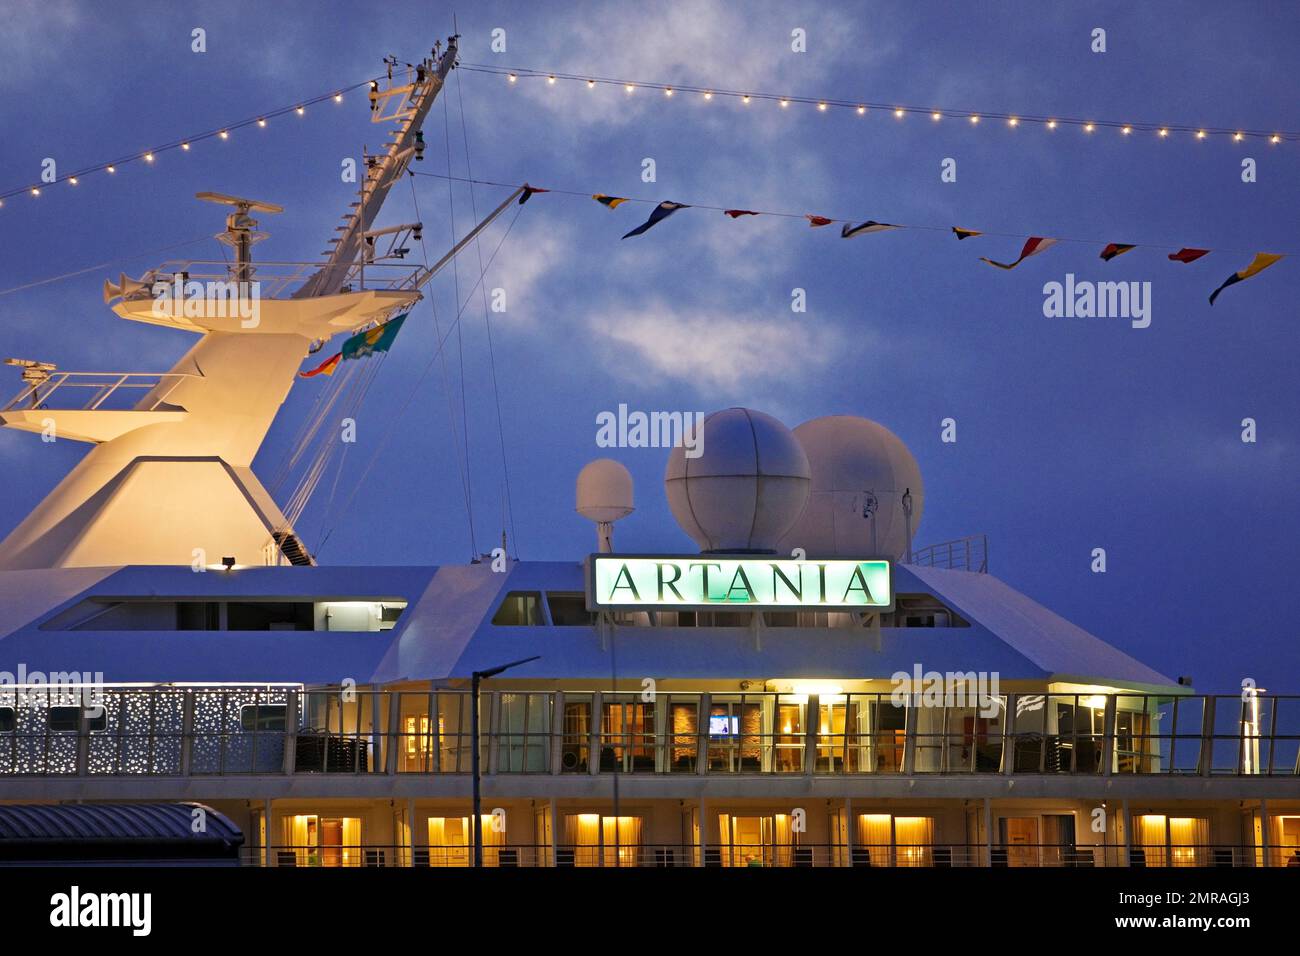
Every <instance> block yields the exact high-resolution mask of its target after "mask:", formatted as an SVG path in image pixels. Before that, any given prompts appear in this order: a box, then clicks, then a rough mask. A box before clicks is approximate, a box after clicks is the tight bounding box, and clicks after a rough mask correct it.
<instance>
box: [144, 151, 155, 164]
mask: <svg viewBox="0 0 1300 956" xmlns="http://www.w3.org/2000/svg"><path fill="white" fill-rule="evenodd" d="M144 161H145V162H146V163H152V162H153V153H145V154H144Z"/></svg>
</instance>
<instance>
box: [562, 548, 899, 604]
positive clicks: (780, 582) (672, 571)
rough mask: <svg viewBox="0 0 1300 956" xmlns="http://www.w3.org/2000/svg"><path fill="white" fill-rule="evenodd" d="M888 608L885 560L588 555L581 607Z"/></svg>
mask: <svg viewBox="0 0 1300 956" xmlns="http://www.w3.org/2000/svg"><path fill="white" fill-rule="evenodd" d="M893 606H894V592H893V583H892V574H891V569H890V563H889V562H888V561H885V560H874V559H873V560H866V561H853V560H837V559H825V560H816V559H806V560H795V559H786V558H775V557H771V558H769V557H760V556H754V555H748V556H743V557H742V556H727V555H716V554H694V555H690V556H666V557H646V556H644V555H638V556H635V557H634V556H632V555H618V554H595V555H592V556H591V559H590V560H589V561H588V562H587V608H588V610H592V611H599V610H631V609H642V610H655V609H659V610H705V609H708V608H735V607H755V608H806V609H810V610H811V609H833V610H840V611H884V610H890V609H892V608H893Z"/></svg>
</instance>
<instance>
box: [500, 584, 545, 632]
mask: <svg viewBox="0 0 1300 956" xmlns="http://www.w3.org/2000/svg"><path fill="white" fill-rule="evenodd" d="M492 623H493V624H497V625H504V626H508V627H518V626H534V625H538V624H541V623H542V593H541V592H540V591H511V592H510V593H509V594H507V595H506V599H505V600H504V601H502V602H501V606H500V607H499V608H497V612H496V614H495V615H493V617H492Z"/></svg>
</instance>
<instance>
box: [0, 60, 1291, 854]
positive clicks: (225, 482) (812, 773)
mask: <svg viewBox="0 0 1300 956" xmlns="http://www.w3.org/2000/svg"><path fill="white" fill-rule="evenodd" d="M455 56H456V43H455V38H454V37H453V38H452V39H451V40H450V41H449V43H448V45H447V48H446V50H445V52H443V53H441V55H440V56H436V57H435V58H431V59H427V60H423V61H421V62H420V63H419V64H415V65H413V66H411V67H410V68H409V75H408V76H407V78H406V82H400V81H399V82H398V83H397V84H395V85H394V84H390V86H389V88H387V89H385V90H380V89H378V86H377V85H376V88H375V89H374V90H373V91H372V97H371V105H372V113H373V115H374V117H375V118H376V119H377V120H379V121H381V122H385V123H387V122H391V123H393V124H394V126H395V130H396V133H395V135H394V138H393V139H392V141H391V142H390V143H389V144H388V145H387V147H386V149H385V150H384V151H383V152H382V153H380V154H379V155H376V156H375V157H372V161H368V162H367V171H366V177H365V182H364V183H363V185H362V188H361V192H360V196H359V199H358V202H357V204H356V206H355V207H354V208H353V209H352V210H351V211H350V212H349V213H348V214H347V215H346V216H345V217H344V221H343V224H342V225H341V226H340V227H339V236H338V238H337V240H336V241H335V242H333V243H332V244H331V248H330V249H329V250H327V252H326V259H325V261H324V262H323V263H314V264H310V265H309V264H302V263H270V262H260V261H254V259H253V256H252V248H253V246H254V244H255V243H256V240H257V238H258V235H259V232H258V230H259V226H260V220H261V219H262V218H264V217H266V216H270V215H277V214H279V213H280V211H281V210H280V208H279V207H278V206H276V205H275V204H273V203H270V202H266V201H261V200H254V199H248V198H244V197H238V196H226V195H222V194H216V193H207V194H200V198H202V199H205V200H208V201H212V202H216V203H219V204H222V205H224V206H227V207H229V209H230V210H231V211H230V212H229V214H228V220H227V228H226V231H225V232H224V233H223V234H222V235H223V241H225V242H226V243H227V244H228V245H229V246H230V247H231V249H232V251H233V255H234V258H233V260H232V261H229V262H223V263H215V264H214V263H200V262H187V263H168V264H164V265H163V266H160V267H159V268H157V269H154V270H151V271H150V272H149V273H148V274H146V275H145V276H143V277H142V278H140V279H135V280H131V279H127V278H126V277H125V276H123V277H120V278H119V279H118V281H117V282H115V283H112V282H110V283H108V284H107V286H106V289H105V300H106V302H108V303H109V304H110V305H111V306H112V308H113V310H114V311H115V312H116V313H117V314H118V315H119V316H121V317H123V318H127V319H131V320H133V321H143V322H149V323H153V324H159V325H164V326H167V327H169V328H174V329H177V330H181V331H185V332H188V333H191V334H197V335H198V336H199V339H198V341H197V342H196V343H195V345H194V346H193V348H192V349H191V350H190V351H189V352H188V353H187V354H186V355H185V356H184V357H183V358H182V359H181V360H180V361H179V362H178V363H177V364H176V365H175V366H174V367H173V368H172V369H170V370H169V371H167V372H165V373H159V374H150V373H119V372H110V373H73V372H61V371H59V370H58V369H57V368H55V367H53V366H52V365H51V364H50V363H45V362H39V361H27V362H24V363H21V364H22V365H23V376H24V389H23V391H22V392H21V393H20V394H19V395H18V396H17V397H16V398H15V399H14V400H13V401H12V402H10V403H9V405H8V406H6V407H5V408H4V409H3V410H2V411H0V421H3V424H5V425H7V426H9V427H14V428H18V429H22V430H27V431H32V432H38V433H47V432H49V431H50V430H53V432H54V433H55V434H57V436H58V437H60V438H68V439H73V440H78V441H84V442H88V443H91V444H92V445H93V446H94V447H93V448H92V449H91V451H90V453H89V454H88V455H87V456H86V458H85V459H84V460H83V461H82V462H81V463H79V464H78V465H77V467H76V468H75V469H74V470H73V471H72V472H71V474H69V475H68V476H67V478H65V479H64V480H63V481H62V482H61V483H60V484H59V485H58V486H57V487H56V488H55V490H54V491H53V492H52V493H51V495H50V496H49V497H48V498H46V499H45V501H43V502H42V503H41V504H40V505H39V506H38V507H37V508H36V510H35V511H33V512H32V514H31V515H30V516H29V517H28V518H27V519H26V520H24V521H23V522H22V523H21V524H20V525H19V526H18V527H17V528H16V529H15V530H14V531H13V532H12V533H11V534H10V535H9V536H8V537H7V538H6V539H5V541H4V542H3V543H0V671H3V672H5V673H6V674H7V675H8V678H9V679H8V680H0V778H2V779H3V780H4V794H3V799H4V800H5V801H14V802H20V801H26V802H51V803H52V802H64V801H79V802H115V801H127V800H130V801H147V802H158V801H180V800H186V801H193V800H197V801H201V802H203V803H206V804H209V805H211V806H212V807H215V808H217V809H219V810H220V811H221V812H222V813H223V814H224V815H225V816H226V817H228V818H229V819H230V820H231V821H234V822H235V823H236V824H237V825H238V826H240V827H242V828H243V830H244V834H245V836H246V845H245V849H244V854H245V856H244V859H245V862H247V863H250V864H259V865H269V866H284V867H290V866H294V867H296V866H380V865H382V866H431V865H449V866H450V865H469V864H470V863H472V862H473V861H474V859H475V853H474V848H475V846H476V845H477V846H478V847H479V849H480V851H481V853H480V855H481V858H482V861H483V862H484V863H485V864H487V865H496V866H511V865H515V866H523V865H529V866H554V867H568V866H637V865H642V866H753V865H778V866H803V865H823V866H830V865H834V866H932V867H943V866H1156V865H1172V866H1184V865H1186V866H1210V865H1224V866H1278V865H1283V864H1287V863H1289V862H1290V861H1291V860H1292V859H1295V860H1298V861H1300V785H1298V784H1297V781H1300V776H1297V774H1298V773H1300V698H1297V697H1288V696H1280V695H1274V694H1268V693H1265V692H1264V691H1263V690H1255V689H1251V690H1250V691H1249V692H1248V693H1245V694H1243V695H1240V696H1229V697H1223V696H1218V697H1215V696H1204V695H1197V694H1195V693H1194V692H1193V690H1192V688H1191V687H1190V685H1189V683H1188V682H1187V681H1185V680H1181V679H1174V678H1170V677H1168V676H1165V675H1162V674H1160V673H1158V672H1156V671H1154V670H1152V669H1151V668H1149V667H1147V666H1145V665H1143V664H1141V663H1140V662H1138V661H1136V660H1134V659H1133V658H1131V657H1130V656H1128V655H1127V654H1125V653H1123V652H1122V651H1121V650H1119V649H1118V648H1116V647H1113V646H1111V645H1110V644H1108V643H1106V642H1104V641H1102V640H1100V639H1099V638H1097V637H1095V636H1093V635H1091V634H1089V633H1087V632H1086V631H1085V630H1083V629H1082V628H1080V627H1078V626H1076V625H1074V624H1072V623H1070V622H1069V621H1066V620H1064V619H1063V618H1061V617H1060V616H1058V615H1056V614H1054V613H1053V612H1051V611H1049V610H1048V609H1046V608H1044V607H1042V606H1041V605H1039V604H1038V603H1036V602H1034V601H1033V600H1031V599H1029V598H1028V597H1026V596H1024V595H1022V594H1020V593H1018V592H1017V591H1015V590H1014V589H1012V588H1011V587H1010V586H1008V585H1007V584H1005V583H1003V582H1001V581H999V580H998V579H997V578H995V577H994V576H992V575H991V574H990V573H989V564H988V544H987V541H986V539H984V538H983V537H982V536H973V537H970V538H965V539H962V540H959V541H954V542H945V543H943V544H940V545H935V546H930V547H926V548H917V547H915V546H914V536H915V534H916V531H917V529H918V527H919V526H920V524H921V521H922V516H923V509H924V498H925V489H924V487H923V485H922V481H921V473H920V468H919V465H918V463H917V462H916V460H915V459H914V458H913V456H912V454H911V452H910V451H909V450H908V449H907V447H906V446H905V445H904V444H903V442H902V441H901V440H900V439H898V438H897V436H895V435H893V433H892V432H890V431H889V430H888V429H886V428H884V427H883V426H881V425H879V424H877V423H875V422H871V421H868V420H866V419H863V418H859V417H855V416H844V415H838V416H830V417H827V418H820V419H814V420H813V421H810V422H806V423H804V424H802V425H800V426H799V427H797V428H794V429H790V428H787V427H786V426H785V425H784V424H783V423H781V422H779V421H777V420H776V419H774V418H772V417H771V416H768V415H764V414H763V413H761V412H758V411H755V410H752V409H727V410H723V411H720V412H718V413H715V414H714V415H712V416H709V417H708V418H707V419H706V420H705V422H704V425H703V434H702V436H701V437H702V438H703V439H704V441H703V445H702V449H703V450H702V453H701V454H700V455H699V457H698V458H693V457H687V456H686V455H685V454H684V450H683V448H681V447H678V448H675V449H674V450H673V451H672V452H671V453H670V454H669V455H668V459H667V462H666V467H665V481H664V485H665V489H664V491H665V494H666V495H667V498H668V500H669V503H670V506H671V509H672V511H673V514H674V516H675V517H676V519H677V520H678V523H679V524H680V526H681V528H682V529H683V530H684V531H685V532H686V533H687V535H689V536H690V537H691V538H692V539H693V540H694V541H695V542H696V544H697V545H698V550H697V551H693V552H690V553H679V554H662V553H649V554H647V553H641V552H637V551H636V550H635V549H634V548H632V549H631V550H628V549H629V545H630V544H631V543H632V542H629V541H628V540H627V536H625V535H623V534H621V533H620V534H619V535H617V536H616V535H615V534H614V527H615V524H616V522H618V521H619V520H621V519H622V518H624V517H625V516H626V515H628V514H629V513H631V512H632V511H633V508H634V502H633V498H632V487H631V479H630V476H628V474H627V473H626V471H625V470H624V469H622V467H621V466H620V465H619V464H618V463H617V462H612V461H608V460H603V461H597V462H593V463H592V464H591V465H588V466H587V468H585V469H583V472H582V473H581V475H580V476H579V479H578V485H577V495H576V502H575V503H576V511H577V513H578V514H579V515H581V516H582V517H584V518H588V519H590V520H591V521H593V522H595V524H596V526H597V545H596V551H595V553H593V554H590V555H575V556H573V558H572V559H571V560H566V561H546V562H522V561H518V560H516V559H514V558H512V557H510V556H509V555H507V554H505V553H504V550H503V551H502V552H501V553H499V554H497V555H495V556H491V555H489V556H485V557H484V558H483V559H482V560H479V561H475V562H472V563H470V564H468V565H462V566H437V567H423V566H421V567H398V566H376V567H350V566H338V567H328V566H318V565H317V563H316V561H315V559H314V558H313V556H312V555H310V554H309V553H308V551H307V549H306V548H305V546H304V545H303V543H302V542H301V541H300V540H299V539H298V536H297V535H296V534H295V532H294V528H293V521H292V520H291V518H292V512H293V510H295V509H289V508H282V507H281V506H280V505H278V504H277V503H276V502H275V501H274V500H273V499H272V497H271V495H270V494H269V493H268V492H267V490H266V489H265V488H264V487H263V485H262V483H261V481H260V480H259V479H258V477H257V476H256V475H255V474H254V473H253V470H252V464H253V460H254V457H255V456H256V454H257V452H258V450H259V449H260V447H261V446H262V443H263V440H264V438H265V436H266V434H267V430H268V429H269V427H270V425H271V423H272V421H273V419H274V418H275V416H276V414H277V412H278V410H279V408H280V406H281V404H282V402H283V401H284V398H285V396H286V394H287V392H288V390H289V388H290V387H291V385H292V384H293V382H294V379H295V375H296V374H297V373H298V370H299V367H300V366H301V364H302V362H303V360H304V358H305V357H306V356H307V355H309V354H310V353H311V352H312V350H313V348H314V347H315V346H318V345H319V344H320V343H321V342H322V341H323V340H328V339H330V338H331V337H332V336H334V335H336V334H337V333H339V332H345V333H356V332H358V331H364V330H367V329H374V328H376V327H378V326H380V325H382V324H383V323H384V322H386V321H387V320H390V319H392V318H394V317H395V316H398V315H399V314H404V313H406V312H407V311H408V310H409V309H410V308H411V306H412V305H413V304H414V303H415V302H416V301H417V300H418V299H419V298H420V296H421V289H422V288H423V287H424V285H425V284H426V283H427V282H428V281H429V280H430V279H431V278H432V276H433V275H435V274H436V273H437V271H438V270H439V269H440V268H441V267H442V265H443V264H445V263H446V262H447V261H449V260H450V257H452V256H454V255H455V254H456V253H457V252H458V251H460V250H461V249H463V248H464V247H465V245H466V244H467V243H468V242H470V241H471V240H472V239H473V237H474V236H476V235H477V234H478V232H479V231H480V230H481V229H483V228H484V227H485V226H486V225H487V224H488V223H490V222H491V221H492V220H493V219H495V218H496V216H498V215H499V214H500V213H501V212H502V211H503V210H504V209H505V208H506V207H507V206H508V205H509V204H510V203H511V202H512V201H514V200H515V199H516V197H518V196H519V195H520V192H521V190H517V191H516V192H515V193H513V194H512V195H511V196H509V197H508V198H507V199H506V200H505V201H504V202H503V203H502V204H501V205H500V206H498V207H496V209H495V210H494V211H493V212H492V213H491V214H489V216H488V217H486V218H485V219H484V220H483V222H482V223H480V224H479V225H478V226H476V227H475V229H474V230H472V231H471V232H470V233H468V234H467V235H466V236H465V237H464V238H462V239H461V240H460V241H459V242H458V243H457V244H456V245H455V246H454V247H453V248H452V249H451V250H450V251H449V252H448V253H447V255H446V256H444V257H443V258H442V259H440V260H439V261H438V262H437V263H434V264H432V265H429V266H413V265H408V264H405V263H403V262H401V261H400V258H397V257H396V256H395V255H394V256H387V255H385V254H384V253H383V252H378V251H376V250H377V249H382V248H383V247H384V246H385V245H386V246H387V248H388V249H390V250H395V249H400V248H402V244H403V241H404V239H403V237H404V236H406V235H410V234H414V233H415V232H417V231H418V230H419V229H421V228H422V225H421V224H419V223H408V224H402V225H398V226H393V227H386V228H377V227H376V222H377V220H376V217H377V214H378V212H379V208H380V205H381V204H382V202H383V199H384V197H385V195H386V194H387V193H388V191H389V189H390V188H391V187H392V185H393V184H394V183H395V182H396V181H397V180H398V179H399V178H400V177H401V176H402V175H403V174H404V172H405V171H406V168H407V165H408V164H409V163H410V161H411V160H412V158H413V157H414V156H416V155H417V154H418V152H419V150H421V149H422V148H423V145H422V144H423V140H422V134H421V132H420V126H421V123H422V121H423V119H424V117H425V116H426V115H427V113H428V110H429V108H430V106H431V104H432V102H433V100H434V98H435V97H436V96H437V95H438V92H439V90H440V89H441V88H442V85H443V82H444V80H445V78H446V76H447V74H448V71H449V70H450V69H452V68H453V66H454V64H455ZM254 284H256V287H255V285H254ZM191 288H193V289H196V290H198V293H197V294H195V295H190V294H189V293H188V292H187V291H186V290H188V289H191ZM166 290H179V294H176V293H175V292H171V293H168V294H166V295H164V294H163V293H164V292H165V291H166ZM73 396H78V397H80V396H85V400H84V401H80V400H73ZM557 510H558V511H560V512H563V513H565V514H571V512H570V509H569V507H568V505H567V503H566V504H565V506H564V507H563V508H559V509H557ZM286 511H288V512H290V513H289V514H286ZM572 520H574V521H577V520H580V518H578V517H573V518H572ZM616 537H617V541H616V540H615V539H616ZM710 575H712V577H710ZM507 664H512V665H516V666H512V667H511V668H510V669H509V670H504V671H503V670H502V667H503V665H507ZM476 757H477V760H476V759H475V758H476ZM476 781H478V782H481V788H476V786H475V783H476ZM476 792H478V793H480V802H479V804H478V808H477V812H476V811H475V803H474V802H473V800H474V794H475V793H476ZM475 824H477V826H475ZM476 830H477V831H479V832H478V833H477V834H476Z"/></svg>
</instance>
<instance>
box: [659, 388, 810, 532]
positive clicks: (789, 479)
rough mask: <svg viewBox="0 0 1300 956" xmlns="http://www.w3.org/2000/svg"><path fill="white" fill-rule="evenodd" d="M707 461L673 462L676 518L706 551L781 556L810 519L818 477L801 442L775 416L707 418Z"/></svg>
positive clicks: (678, 456)
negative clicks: (781, 548) (784, 538)
mask: <svg viewBox="0 0 1300 956" xmlns="http://www.w3.org/2000/svg"><path fill="white" fill-rule="evenodd" d="M702 431H703V434H702V452H703V453H702V454H701V455H700V456H699V457H697V458H688V457H686V453H685V449H684V448H683V447H682V446H678V447H676V448H674V449H673V450H672V452H671V453H670V454H669V455H668V467H667V468H666V469H665V471H664V489H665V491H666V493H667V495H668V506H669V507H670V508H671V509H672V512H673V517H674V518H676V519H677V523H678V524H679V525H681V527H682V530H683V531H685V532H686V533H687V534H688V535H690V536H691V538H692V539H693V540H694V541H695V543H696V544H697V545H699V547H700V550H701V551H774V550H775V549H776V545H777V542H778V541H779V540H780V538H781V535H783V534H784V533H785V532H786V531H787V530H789V528H790V527H791V525H793V524H794V522H795V520H796V519H797V518H798V517H799V513H800V512H801V511H803V508H804V504H805V503H806V502H807V500H808V489H809V486H810V483H811V477H812V472H811V470H810V469H809V466H808V456H807V455H805V454H804V451H803V448H802V446H801V445H800V444H799V442H798V440H797V439H796V438H795V437H794V434H793V433H792V432H791V431H790V429H788V428H787V427H786V426H785V425H783V424H782V423H781V422H779V421H777V420H776V419H775V418H773V417H772V416H771V415H767V414H764V413H763V412H758V411H754V410H753V409H749V408H727V409H723V410H722V411H718V412H714V413H713V414H711V415H707V416H706V417H705V419H704V427H703V429H702Z"/></svg>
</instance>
